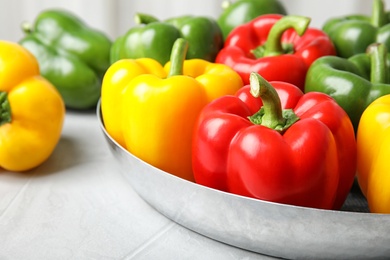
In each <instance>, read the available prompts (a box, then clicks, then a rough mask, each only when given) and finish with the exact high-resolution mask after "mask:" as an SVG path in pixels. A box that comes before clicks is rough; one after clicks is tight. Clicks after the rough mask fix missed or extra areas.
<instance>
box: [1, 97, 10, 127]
mask: <svg viewBox="0 0 390 260" xmlns="http://www.w3.org/2000/svg"><path fill="white" fill-rule="evenodd" d="M11 121H12V117H11V105H10V103H9V100H8V95H7V92H4V91H0V126H1V125H4V124H7V123H11Z"/></svg>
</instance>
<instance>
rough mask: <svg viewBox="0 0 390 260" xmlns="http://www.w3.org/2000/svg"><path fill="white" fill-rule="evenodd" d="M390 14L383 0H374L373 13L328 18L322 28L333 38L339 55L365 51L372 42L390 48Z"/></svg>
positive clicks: (349, 55) (343, 55) (344, 56)
mask: <svg viewBox="0 0 390 260" xmlns="http://www.w3.org/2000/svg"><path fill="white" fill-rule="evenodd" d="M389 23H390V16H389V14H388V13H386V11H385V7H384V3H383V1H382V0H373V8H372V15H371V17H370V16H366V15H348V16H344V17H336V18H331V19H329V20H327V21H326V22H325V24H324V26H323V27H322V29H323V30H324V31H325V32H326V33H327V34H328V35H329V37H330V38H331V39H332V41H333V43H334V45H335V47H336V51H337V56H340V57H342V58H349V57H351V56H353V55H356V54H359V53H364V52H365V51H366V49H367V47H368V46H369V45H370V44H372V43H384V44H385V45H386V47H387V48H390V24H389Z"/></svg>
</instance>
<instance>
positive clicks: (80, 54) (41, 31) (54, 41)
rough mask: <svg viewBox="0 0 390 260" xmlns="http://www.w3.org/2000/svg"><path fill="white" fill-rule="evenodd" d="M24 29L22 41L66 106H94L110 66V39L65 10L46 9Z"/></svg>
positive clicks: (83, 107)
mask: <svg viewBox="0 0 390 260" xmlns="http://www.w3.org/2000/svg"><path fill="white" fill-rule="evenodd" d="M23 29H24V31H25V33H26V35H25V36H24V37H23V38H22V39H21V40H20V42H19V43H20V44H21V45H23V46H24V47H25V48H27V49H28V50H29V51H30V52H31V53H32V54H33V55H34V56H35V57H36V58H37V59H38V62H39V66H40V72H41V75H42V76H44V77H45V78H46V79H48V80H49V81H50V82H51V83H52V84H53V85H54V86H55V87H56V88H57V89H58V91H59V92H60V93H61V96H62V97H63V99H64V101H65V105H66V107H68V108H72V109H80V110H85V109H90V108H92V107H94V106H95V105H96V104H97V101H98V100H99V98H100V94H101V93H100V90H101V81H102V78H103V75H104V73H105V72H106V70H107V68H108V67H109V65H110V60H109V56H110V48H111V41H110V39H109V38H108V37H107V36H106V35H105V34H103V33H102V32H100V31H98V30H96V29H94V28H91V27H88V26H87V25H86V24H85V23H84V22H83V21H81V20H80V19H79V18H78V17H76V16H75V15H73V14H72V13H70V12H67V11H63V10H54V9H50V10H45V11H43V12H41V13H40V14H39V15H38V16H37V17H36V20H35V22H34V24H33V25H30V24H28V23H25V24H24V25H23Z"/></svg>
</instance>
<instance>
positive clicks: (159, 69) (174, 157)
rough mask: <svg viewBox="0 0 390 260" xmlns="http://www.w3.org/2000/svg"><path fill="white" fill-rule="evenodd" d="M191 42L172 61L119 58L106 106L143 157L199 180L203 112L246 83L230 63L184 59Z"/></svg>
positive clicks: (105, 90) (112, 130)
mask: <svg viewBox="0 0 390 260" xmlns="http://www.w3.org/2000/svg"><path fill="white" fill-rule="evenodd" d="M187 49H188V43H187V41H185V40H183V39H179V40H177V41H176V42H175V44H174V47H173V49H172V54H171V61H170V62H168V63H167V64H166V65H165V66H164V67H163V66H161V65H159V63H158V62H157V61H155V60H150V59H147V58H144V59H137V60H129V59H125V60H119V61H117V62H115V63H114V64H113V65H111V67H110V68H109V69H108V70H107V72H106V75H105V76H104V79H103V84H102V97H101V108H102V117H103V121H104V124H105V128H106V130H107V132H108V133H109V134H110V136H111V137H112V138H113V139H114V140H116V141H117V142H118V143H119V144H120V145H122V146H123V147H124V148H126V149H127V150H128V151H129V152H131V153H132V154H134V155H135V156H137V157H138V158H140V159H142V160H144V161H146V162H148V163H149V164H151V165H153V166H155V167H157V168H160V169H162V170H164V171H166V172H169V173H171V174H174V175H176V176H179V177H181V178H184V179H186V180H190V181H194V177H193V174H192V163H191V160H192V159H191V147H192V145H191V143H192V132H193V128H194V125H195V121H196V119H197V117H198V115H199V113H200V110H201V109H202V108H203V107H204V106H205V105H206V104H207V103H209V102H210V101H212V100H214V99H215V98H217V97H219V96H222V95H228V94H234V93H235V92H236V91H237V90H238V89H240V88H241V87H242V86H243V82H242V80H241V78H240V76H239V75H238V74H237V73H236V72H235V71H234V70H232V69H231V68H230V67H228V66H226V65H223V64H215V63H211V62H208V61H205V60H201V59H192V60H185V56H186V52H187Z"/></svg>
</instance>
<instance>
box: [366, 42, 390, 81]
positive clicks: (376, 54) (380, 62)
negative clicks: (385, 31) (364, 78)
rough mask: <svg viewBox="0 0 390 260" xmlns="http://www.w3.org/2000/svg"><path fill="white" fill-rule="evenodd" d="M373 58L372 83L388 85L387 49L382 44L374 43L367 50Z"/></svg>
mask: <svg viewBox="0 0 390 260" xmlns="http://www.w3.org/2000/svg"><path fill="white" fill-rule="evenodd" d="M367 54H368V55H369V56H370V58H371V74H370V81H371V82H372V83H386V84H387V83H388V82H389V80H388V79H389V75H388V65H387V48H386V46H385V45H384V44H382V43H373V44H371V45H370V46H368V48H367Z"/></svg>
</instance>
